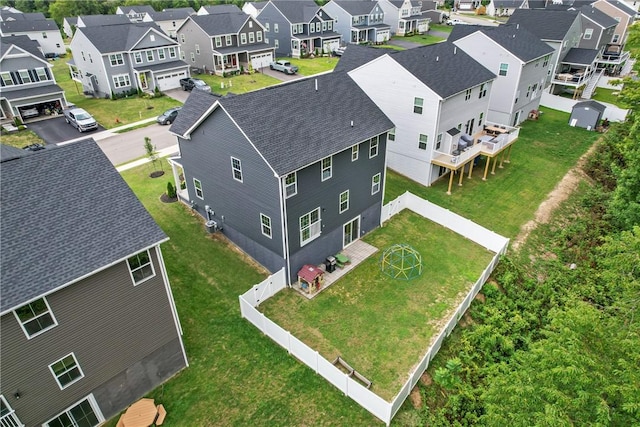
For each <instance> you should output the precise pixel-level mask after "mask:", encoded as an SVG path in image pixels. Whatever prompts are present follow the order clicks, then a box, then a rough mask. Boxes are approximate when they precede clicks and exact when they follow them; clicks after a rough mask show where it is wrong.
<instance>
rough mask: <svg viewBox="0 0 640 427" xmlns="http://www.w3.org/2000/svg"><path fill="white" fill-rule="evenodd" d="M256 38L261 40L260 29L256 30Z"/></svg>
mask: <svg viewBox="0 0 640 427" xmlns="http://www.w3.org/2000/svg"><path fill="white" fill-rule="evenodd" d="M256 40H257V41H258V42H262V31H256Z"/></svg>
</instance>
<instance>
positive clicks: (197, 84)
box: [180, 77, 211, 92]
mask: <svg viewBox="0 0 640 427" xmlns="http://www.w3.org/2000/svg"><path fill="white" fill-rule="evenodd" d="M180 86H181V87H182V90H187V91H189V92H191V91H192V90H193V89H198V90H203V91H205V92H211V88H210V87H209V85H208V84H207V83H206V82H205V81H204V80H200V79H194V78H192V77H187V78H184V79H180Z"/></svg>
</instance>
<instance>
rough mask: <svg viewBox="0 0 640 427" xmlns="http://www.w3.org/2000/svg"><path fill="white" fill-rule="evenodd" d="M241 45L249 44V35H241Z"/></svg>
mask: <svg viewBox="0 0 640 427" xmlns="http://www.w3.org/2000/svg"><path fill="white" fill-rule="evenodd" d="M240 44H247V33H240Z"/></svg>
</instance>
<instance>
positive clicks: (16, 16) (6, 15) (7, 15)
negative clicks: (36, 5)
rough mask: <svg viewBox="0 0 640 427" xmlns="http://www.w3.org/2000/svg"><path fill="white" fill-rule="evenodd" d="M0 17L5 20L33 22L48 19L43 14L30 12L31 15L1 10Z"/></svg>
mask: <svg viewBox="0 0 640 427" xmlns="http://www.w3.org/2000/svg"><path fill="white" fill-rule="evenodd" d="M0 17H1V18H2V19H3V20H4V19H6V20H24V19H26V20H32V21H42V20H44V19H47V17H46V16H44V13H42V12H30V13H22V12H11V11H10V10H5V9H2V10H0Z"/></svg>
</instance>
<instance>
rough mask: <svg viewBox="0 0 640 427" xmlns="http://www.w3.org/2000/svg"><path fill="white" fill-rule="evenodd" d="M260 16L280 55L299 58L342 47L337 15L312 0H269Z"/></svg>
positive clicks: (269, 38) (259, 19)
mask: <svg viewBox="0 0 640 427" xmlns="http://www.w3.org/2000/svg"><path fill="white" fill-rule="evenodd" d="M372 6H373V4H372ZM257 19H258V21H260V23H261V24H262V25H263V26H264V28H265V37H266V41H267V42H268V43H269V44H270V45H271V46H273V47H274V48H275V50H276V54H277V55H278V56H291V57H293V58H300V57H304V56H305V55H307V54H310V53H314V52H316V51H318V52H325V53H328V52H333V51H334V50H336V49H337V48H339V47H340V41H341V39H342V34H339V33H337V32H336V26H335V23H336V21H335V18H334V17H333V16H330V15H329V14H328V13H327V12H326V11H325V10H324V8H321V7H320V6H318V5H317V4H316V3H315V2H314V1H313V0H286V1H285V0H270V1H269V2H267V4H266V5H265V6H264V7H262V9H261V10H260V11H259V12H258V16H257Z"/></svg>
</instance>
